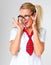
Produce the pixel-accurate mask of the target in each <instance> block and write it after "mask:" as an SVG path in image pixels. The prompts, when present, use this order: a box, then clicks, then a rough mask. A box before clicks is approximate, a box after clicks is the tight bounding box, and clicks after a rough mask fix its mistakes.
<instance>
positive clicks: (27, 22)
mask: <svg viewBox="0 0 51 65" xmlns="http://www.w3.org/2000/svg"><path fill="white" fill-rule="evenodd" d="M31 14H32V12H31V11H30V10H29V9H21V10H20V15H19V16H18V18H19V20H21V22H22V23H23V24H24V26H25V27H26V28H29V27H32V23H33V20H32V17H31V16H32V15H31Z"/></svg>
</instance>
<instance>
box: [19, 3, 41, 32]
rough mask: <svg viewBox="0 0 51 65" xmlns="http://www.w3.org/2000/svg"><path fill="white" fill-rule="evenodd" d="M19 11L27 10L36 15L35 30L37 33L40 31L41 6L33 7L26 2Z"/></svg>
mask: <svg viewBox="0 0 51 65" xmlns="http://www.w3.org/2000/svg"><path fill="white" fill-rule="evenodd" d="M21 9H29V10H31V12H33V13H37V18H36V27H37V30H38V32H39V31H40V21H41V18H42V8H41V6H40V5H36V6H35V5H33V4H32V3H30V2H27V3H24V4H22V6H21V7H20V10H21ZM36 10H37V11H36Z"/></svg>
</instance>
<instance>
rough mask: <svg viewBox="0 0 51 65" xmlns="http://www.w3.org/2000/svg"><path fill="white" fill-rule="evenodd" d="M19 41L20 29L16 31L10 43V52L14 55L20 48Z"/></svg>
mask: <svg viewBox="0 0 51 65" xmlns="http://www.w3.org/2000/svg"><path fill="white" fill-rule="evenodd" d="M20 41H21V31H18V32H17V34H16V37H15V40H12V41H11V42H10V43H11V45H10V52H11V54H13V55H16V54H17V53H18V50H19V48H20Z"/></svg>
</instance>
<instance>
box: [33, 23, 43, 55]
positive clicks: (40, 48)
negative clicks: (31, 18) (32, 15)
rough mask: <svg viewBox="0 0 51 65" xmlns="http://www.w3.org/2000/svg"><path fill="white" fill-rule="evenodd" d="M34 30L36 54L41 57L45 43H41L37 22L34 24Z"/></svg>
mask: <svg viewBox="0 0 51 65" xmlns="http://www.w3.org/2000/svg"><path fill="white" fill-rule="evenodd" d="M32 28H33V32H34V35H33V42H34V52H35V53H36V55H37V56H41V55H42V53H43V51H44V41H41V40H40V38H39V34H38V31H37V29H36V25H35V22H34V23H33V25H32ZM42 35H43V34H42Z"/></svg>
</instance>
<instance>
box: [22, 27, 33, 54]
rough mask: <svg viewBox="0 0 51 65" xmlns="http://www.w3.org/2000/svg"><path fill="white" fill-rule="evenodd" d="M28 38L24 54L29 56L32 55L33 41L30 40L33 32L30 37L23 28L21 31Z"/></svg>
mask: <svg viewBox="0 0 51 65" xmlns="http://www.w3.org/2000/svg"><path fill="white" fill-rule="evenodd" d="M23 31H24V32H25V33H26V34H27V35H28V37H29V40H28V42H27V45H26V52H27V53H28V54H29V55H32V53H33V50H34V47H33V41H32V39H31V37H32V35H33V31H32V32H31V35H29V34H28V32H27V30H26V29H25V28H24V30H23Z"/></svg>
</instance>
